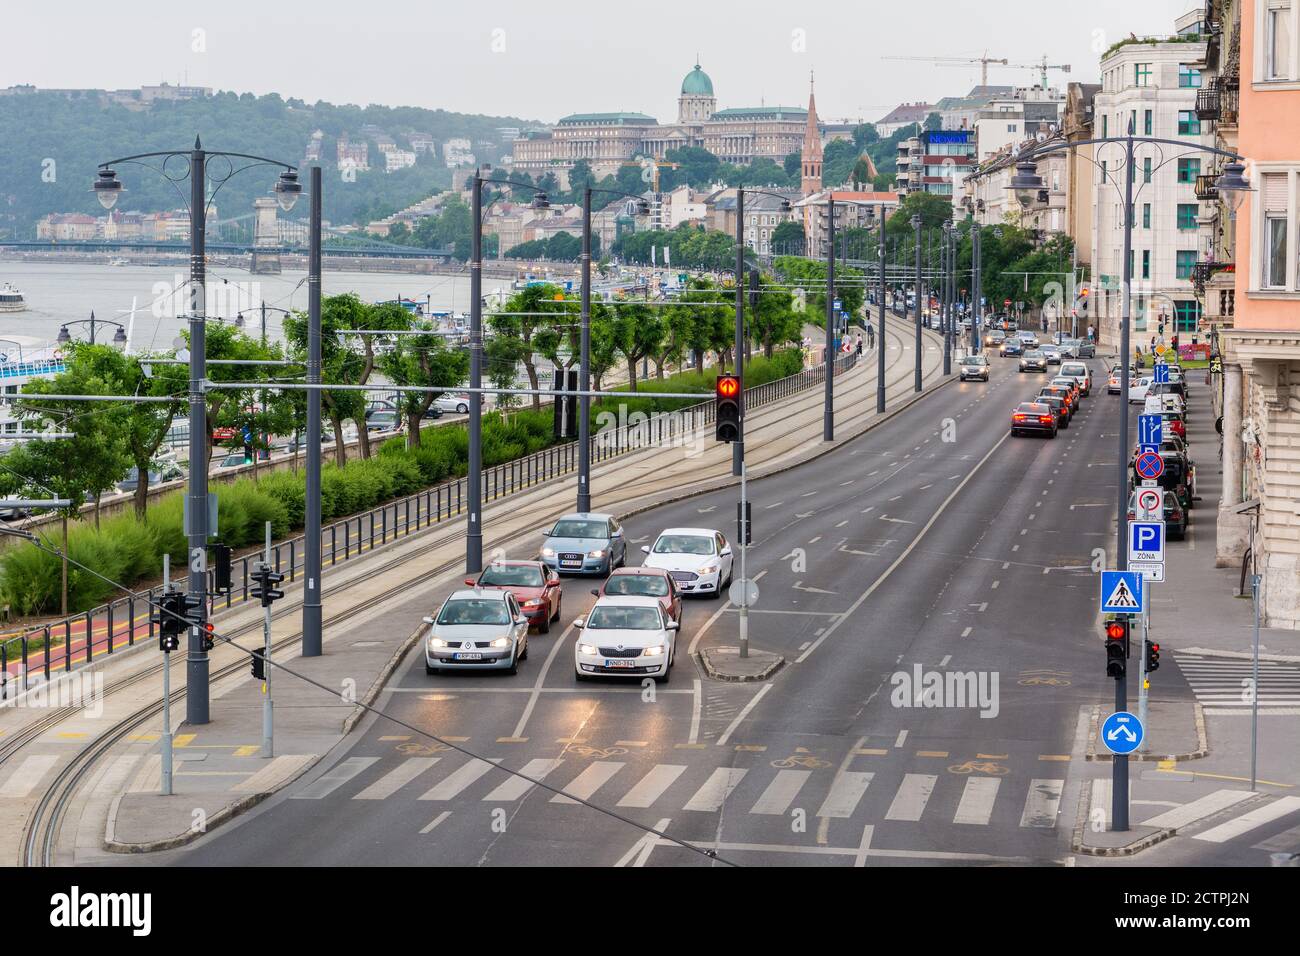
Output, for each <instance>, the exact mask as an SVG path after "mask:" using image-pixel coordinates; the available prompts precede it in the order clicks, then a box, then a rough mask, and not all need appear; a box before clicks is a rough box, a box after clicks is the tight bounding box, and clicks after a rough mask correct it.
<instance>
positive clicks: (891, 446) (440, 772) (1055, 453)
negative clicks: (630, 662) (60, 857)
mask: <svg viewBox="0 0 1300 956" xmlns="http://www.w3.org/2000/svg"><path fill="white" fill-rule="evenodd" d="M993 362H994V374H993V379H992V381H991V382H990V383H987V384H984V383H965V384H953V385H950V386H948V387H946V388H943V389H940V390H939V391H938V392H936V393H935V394H933V395H931V396H929V397H927V398H925V399H923V400H921V401H920V402H918V403H916V404H915V405H913V406H911V407H910V408H908V409H906V410H905V411H903V412H902V413H900V414H898V415H896V416H895V417H893V418H892V419H890V420H889V421H887V422H886V423H884V424H883V425H881V426H879V427H877V428H876V429H874V430H872V431H871V432H869V433H867V434H866V435H864V436H862V437H861V438H859V439H857V440H855V441H852V442H849V443H847V444H846V445H845V446H843V447H842V448H840V449H838V450H836V451H834V452H832V453H830V454H828V455H826V456H824V457H822V458H820V459H818V460H816V461H814V462H811V463H808V464H805V465H803V466H800V467H798V468H795V469H792V470H790V471H788V472H785V473H782V474H779V475H775V476H772V477H769V478H765V479H762V480H758V481H752V482H750V483H749V493H750V497H751V500H752V502H753V514H754V536H755V542H754V545H753V547H752V548H751V550H750V552H749V568H750V574H751V576H754V577H756V578H757V581H758V585H759V588H760V590H761V595H760V598H759V602H758V605H757V606H756V608H755V609H754V611H753V613H752V614H751V616H750V639H751V642H752V645H753V646H754V647H757V648H762V649H765V650H770V651H775V652H778V653H780V654H782V655H784V656H785V658H786V660H787V664H786V665H785V667H784V668H783V669H782V670H780V671H779V672H778V673H777V674H776V675H775V677H774V678H773V679H771V680H770V681H767V682H764V683H720V682H715V681H711V680H709V679H707V678H705V677H704V676H703V673H702V671H701V670H700V668H699V666H698V664H697V663H696V662H695V661H694V660H693V659H692V657H691V656H690V655H689V654H687V653H684V652H686V651H693V650H695V649H696V648H697V646H713V645H720V644H721V645H726V644H735V643H736V638H737V633H738V616H737V612H736V610H735V609H734V608H732V607H730V606H729V605H728V604H726V602H724V601H716V600H710V599H692V600H690V601H688V602H687V607H686V613H685V620H684V624H683V628H682V631H681V632H680V637H679V641H680V643H679V648H678V652H679V656H678V662H677V666H676V668H675V671H674V674H673V677H672V680H671V682H670V683H669V684H668V685H666V686H661V687H657V688H653V689H643V688H642V687H641V685H639V684H636V683H631V684H621V683H615V682H607V683H601V682H596V683H586V684H583V685H581V686H579V685H578V684H577V683H576V682H575V680H574V676H573V670H572V667H573V665H572V654H573V641H574V634H575V630H574V628H573V627H572V626H570V624H571V622H572V620H573V619H574V618H575V617H577V616H579V615H580V614H581V613H582V612H583V611H584V610H585V609H586V608H587V607H588V606H589V605H590V603H591V601H592V600H593V599H592V597H591V595H590V594H589V593H588V591H589V588H590V587H592V586H593V582H590V581H584V580H579V579H566V581H565V596H564V617H563V622H564V625H565V626H564V627H562V628H560V627H555V628H553V630H552V633H551V634H550V635H546V636H543V635H537V634H534V635H533V636H532V638H531V640H530V645H531V648H530V649H531V653H530V655H529V659H528V660H527V661H526V662H524V663H523V664H522V665H521V667H520V671H519V674H518V675H517V676H516V677H508V676H499V677H498V676H465V675H450V676H440V677H427V676H426V675H425V674H424V670H423V666H422V661H421V659H420V655H419V654H418V653H412V654H411V655H410V657H409V658H408V660H407V661H405V662H404V664H403V666H402V668H401V669H400V670H399V671H398V674H397V676H396V677H395V679H394V681H393V683H392V686H391V687H390V689H389V690H388V692H386V693H385V695H384V696H383V697H382V698H381V699H380V705H381V706H382V708H383V709H384V710H385V711H386V712H387V713H390V714H392V715H394V716H397V717H400V718H401V719H402V720H404V721H407V722H410V723H412V724H414V725H416V726H418V727H420V728H424V729H427V730H428V731H430V732H433V733H435V734H438V735H439V736H442V737H444V738H445V739H446V740H447V741H448V743H450V744H455V746H457V747H464V748H466V749H468V750H469V751H471V752H472V753H473V754H475V755H477V756H479V757H482V758H485V759H486V760H487V761H489V762H488V763H484V762H480V761H475V760H472V759H471V758H469V757H467V756H465V755H463V754H461V753H458V752H457V751H455V750H453V749H451V748H450V747H448V746H447V745H444V744H437V743H433V742H432V741H430V740H428V739H424V738H420V737H418V736H414V735H411V734H410V732H409V731H407V730H404V729H401V728H400V727H396V726H395V725H394V724H393V723H391V722H390V721H388V720H385V719H383V718H373V719H367V720H366V721H364V722H363V723H362V724H361V726H360V728H359V729H358V731H356V732H354V734H353V735H352V736H351V737H350V738H349V740H348V741H346V742H345V743H344V744H343V745H341V746H340V748H338V749H337V750H336V752H335V753H333V754H331V755H330V756H329V757H328V758H327V759H326V760H325V761H323V762H322V763H321V765H320V766H319V767H318V768H317V769H315V770H313V771H312V772H311V773H309V774H308V775H306V776H305V777H304V778H303V779H301V780H299V781H297V782H296V783H295V784H294V785H292V786H291V787H289V788H287V789H286V790H285V791H283V792H282V793H280V794H279V795H277V796H276V797H273V798H272V799H270V800H268V801H267V802H266V803H265V804H264V805H262V806H261V807H260V808H258V809H257V810H255V811H253V812H251V813H249V814H248V815H246V816H245V817H243V818H241V819H240V820H237V821H235V822H234V823H232V824H230V825H228V826H226V827H223V828H222V829H220V830H218V831H216V832H215V833H213V834H212V835H211V836H209V837H207V838H205V839H203V840H201V841H199V842H197V843H196V844H194V845H192V846H191V847H189V848H187V849H184V850H178V851H174V852H173V853H170V854H167V855H165V856H164V859H165V860H167V861H171V862H177V863H181V864H187V865H257V864H272V863H274V864H309V865H316V866H330V865H358V864H362V865H366V864H389V863H392V864H415V865H419V864H424V865H430V864H433V865H475V864H493V865H503V864H504V865H557V864H559V865H563V864H587V865H613V864H618V863H623V864H633V865H717V861H715V860H714V859H712V858H711V857H710V856H708V855H706V853H705V852H699V851H697V850H696V849H691V848H687V847H682V846H679V845H676V844H671V843H666V842H664V841H661V840H657V839H656V838H654V837H653V836H649V837H647V836H646V834H645V832H644V831H643V830H641V829H639V828H638V827H637V826H635V825H633V824H641V825H644V826H653V827H657V828H659V829H661V830H663V831H664V832H665V833H667V834H668V835H669V836H671V837H673V838H675V839H677V840H681V841H685V842H687V843H690V844H692V845H693V846H695V847H697V848H700V849H702V850H705V851H708V850H712V851H713V852H716V854H717V856H718V857H719V858H722V859H725V860H727V861H732V862H736V863H740V864H742V865H762V864H779V865H804V864H808V865H827V864H829V865H851V864H854V863H857V864H859V865H862V864H864V863H865V864H866V865H873V864H880V863H887V864H908V863H919V864H925V863H1011V864H1015V863H1036V864H1043V863H1053V862H1061V861H1064V860H1065V858H1066V857H1067V856H1068V837H1069V831H1070V828H1071V826H1072V825H1073V821H1074V808H1075V805H1076V803H1075V801H1076V797H1077V791H1076V790H1072V787H1075V788H1077V786H1078V781H1076V780H1071V779H1070V777H1069V770H1070V766H1071V765H1070V763H1069V756H1070V754H1071V753H1072V751H1074V750H1075V748H1076V745H1077V740H1076V736H1077V733H1078V713H1079V709H1080V706H1081V705H1082V704H1090V703H1092V702H1094V701H1095V700H1097V698H1098V696H1099V695H1102V694H1105V693H1107V692H1109V690H1110V686H1109V683H1108V682H1107V681H1106V679H1105V677H1104V675H1103V673H1102V657H1101V650H1100V647H1099V646H1098V633H1097V629H1096V627H1095V626H1094V623H1095V620H1096V611H1095V608H1096V578H1095V576H1093V575H1092V574H1091V571H1090V567H1089V565H1090V563H1091V561H1092V552H1093V549H1096V548H1104V547H1106V546H1107V544H1109V543H1110V541H1111V538H1110V535H1111V534H1112V533H1113V532H1112V528H1113V511H1114V500H1115V487H1114V481H1115V465H1114V462H1115V455H1116V449H1115V444H1116V442H1115V438H1114V424H1113V423H1114V417H1113V416H1114V412H1115V411H1116V409H1117V407H1118V401H1119V400H1118V398H1116V397H1108V396H1106V395H1105V394H1104V388H1103V389H1101V390H1100V391H1099V390H1096V389H1094V391H1093V394H1092V396H1091V397H1089V398H1087V399H1085V400H1084V403H1083V410H1082V414H1081V415H1080V416H1079V417H1078V418H1077V419H1076V421H1075V422H1074V423H1073V425H1072V427H1071V428H1069V429H1068V430H1065V431H1062V432H1061V433H1060V436H1059V437H1058V438H1057V439H1055V440H1046V439H1042V438H1011V437H1009V436H1008V434H1007V426H1008V420H1009V414H1010V410H1011V408H1012V407H1013V406H1014V405H1015V404H1017V403H1018V402H1019V401H1021V400H1024V399H1025V398H1028V397H1030V396H1031V395H1032V394H1034V393H1036V391H1037V389H1038V386H1039V383H1040V382H1041V381H1042V380H1043V377H1042V376H1039V375H1023V376H1022V375H1019V374H1018V373H1016V371H1015V367H1014V364H1013V362H1012V361H1004V360H1000V359H996V358H995V359H994V360H993ZM1092 365H1093V367H1094V375H1096V374H1097V373H1098V372H1100V371H1102V363H1101V362H1100V361H1097V362H1093V363H1092ZM1108 429H1109V431H1108ZM735 495H736V492H735V490H734V489H729V490H726V491H723V492H718V493H714V494H709V495H704V496H701V497H696V498H692V499H689V500H686V501H681V502H677V503H673V504H669V505H664V506H662V507H658V508H655V509H653V510H650V511H647V512H645V513H643V514H640V515H637V516H634V517H632V518H629V519H628V520H627V521H626V523H625V526H626V528H627V529H628V533H629V535H630V538H631V540H632V542H633V544H634V545H639V544H641V543H645V542H648V541H649V540H651V539H652V537H653V535H654V534H656V533H657V532H658V531H659V530H660V529H661V528H664V527H669V526H674V525H695V526H698V525H704V526H712V527H717V528H718V529H720V530H722V531H723V532H724V534H727V535H728V537H730V536H731V534H732V531H733V526H734V520H733V519H734V514H735ZM519 556H523V555H519ZM918 669H919V674H920V677H921V684H920V686H913V685H912V684H910V683H909V681H912V679H913V678H915V677H916V676H917V674H918ZM934 675H937V679H938V682H939V685H940V689H939V690H938V691H935V692H934V693H929V692H927V691H926V689H925V688H926V686H928V684H927V680H934V679H935V677H934ZM966 690H969V691H970V693H969V694H967V693H963V691H966ZM493 763H499V765H500V766H499V767H497V766H493ZM501 768H509V769H511V770H516V771H522V772H525V773H528V774H530V775H532V776H534V777H542V778H544V780H545V783H546V784H548V785H550V786H553V787H556V788H560V789H564V790H566V791H567V792H569V793H573V794H575V795H578V796H582V797H584V798H588V799H590V801H591V802H592V803H594V804H596V805H598V806H599V807H602V808H605V809H606V810H609V811H612V813H614V814H617V815H618V816H619V817H624V818H626V821H625V820H623V819H619V818H617V817H615V816H612V815H608V814H606V813H602V812H600V811H599V810H597V809H594V808H591V807H587V806H582V805H578V804H575V803H572V802H568V803H566V802H563V798H556V797H555V796H554V794H553V793H552V792H550V791H548V790H545V789H543V788H540V787H533V786H531V785H530V784H528V783H527V782H526V781H522V780H520V779H519V778H517V777H512V776H510V775H509V774H507V773H505V772H504V771H503V770H502V769H501ZM627 821H631V822H627ZM154 862H155V864H156V863H157V862H161V861H158V860H157V859H156V858H155V860H154Z"/></svg>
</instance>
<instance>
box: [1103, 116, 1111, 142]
mask: <svg viewBox="0 0 1300 956" xmlns="http://www.w3.org/2000/svg"><path fill="white" fill-rule="evenodd" d="M1108 119H1110V117H1109V116H1106V115H1103V116H1102V118H1101V138H1102V139H1105V138H1106V136H1107V135H1108V134H1107V132H1106V128H1107V126H1108V125H1109V124H1108V123H1107V122H1106V121H1107V120H1108Z"/></svg>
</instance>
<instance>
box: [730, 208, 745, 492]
mask: <svg viewBox="0 0 1300 956" xmlns="http://www.w3.org/2000/svg"><path fill="white" fill-rule="evenodd" d="M744 223H745V190H743V189H737V190H736V337H735V343H734V345H733V346H732V348H733V351H734V352H735V355H734V356H733V364H734V365H735V369H736V377H737V378H739V379H740V394H739V395H738V396H737V399H738V400H739V402H740V420H741V422H744V420H745V358H744V354H745V231H744V230H745V226H744ZM744 469H745V431H744V429H743V428H742V429H741V432H740V440H739V441H734V442H732V443H731V473H732V474H733V475H743V474H744Z"/></svg>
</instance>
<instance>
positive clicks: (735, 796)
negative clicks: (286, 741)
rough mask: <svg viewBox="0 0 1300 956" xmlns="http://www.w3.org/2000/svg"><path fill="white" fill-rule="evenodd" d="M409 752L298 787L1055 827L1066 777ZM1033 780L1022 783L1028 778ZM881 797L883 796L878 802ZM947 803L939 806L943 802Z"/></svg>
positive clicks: (358, 761)
mask: <svg viewBox="0 0 1300 956" xmlns="http://www.w3.org/2000/svg"><path fill="white" fill-rule="evenodd" d="M462 759H463V758H461V757H460V755H454V756H445V757H437V756H433V757H428V756H423V757H405V758H402V759H400V760H399V761H397V763H396V764H392V763H391V762H390V763H387V764H384V765H382V766H378V767H377V766H376V764H378V763H379V761H380V758H379V757H373V756H353V757H348V758H346V759H344V760H342V761H340V762H339V763H338V764H336V765H335V766H334V767H332V768H330V769H329V770H328V771H326V772H325V773H324V774H322V775H321V776H319V777H317V778H315V779H314V780H312V781H310V782H309V783H307V784H306V786H304V787H302V788H301V789H299V790H298V791H297V792H296V793H294V794H292V795H291V799H294V800H322V799H325V798H327V797H331V796H338V797H342V798H346V799H350V800H368V801H372V800H387V799H392V798H399V799H404V798H410V797H414V798H415V799H416V800H420V801H429V802H433V803H440V804H447V803H449V802H451V801H454V800H462V801H464V800H469V801H478V802H481V803H498V804H500V803H516V802H518V801H520V800H522V799H523V798H524V797H526V796H527V795H528V794H529V793H531V792H532V791H533V790H534V789H536V784H535V783H534V782H533V781H545V782H546V784H547V785H548V786H553V787H556V788H557V789H559V790H561V791H562V792H561V793H557V794H551V795H550V796H549V797H548V799H547V801H546V802H547V803H549V804H551V805H555V806H566V805H567V806H577V805H578V801H580V800H590V801H595V802H599V803H602V804H603V805H605V806H611V807H614V808H617V809H620V810H637V809H640V810H651V809H653V810H655V811H656V812H659V811H665V812H668V811H671V812H677V811H678V810H680V811H682V812H685V813H687V814H693V813H715V812H718V811H720V810H721V809H722V808H723V806H724V804H725V805H726V806H727V807H728V808H729V812H732V813H735V812H746V813H749V814H753V815H755V816H757V817H779V816H783V815H785V814H788V813H790V812H791V810H792V809H794V808H797V807H801V806H802V807H806V808H809V809H811V808H812V807H817V810H816V814H815V815H816V816H817V817H826V818H829V819H842V820H847V819H850V818H852V817H854V816H855V815H864V816H865V815H870V813H871V812H872V810H873V808H874V810H875V811H876V813H877V815H879V816H881V817H882V818H883V820H884V821H893V822H898V823H926V824H931V823H943V822H951V823H953V824H957V825H961V826H963V827H978V826H989V825H990V824H991V823H993V821H994V816H995V809H997V808H998V807H999V806H1000V805H1007V804H1010V805H1009V806H1007V809H1006V810H1005V811H1004V819H1005V820H1007V821H1010V820H1015V819H1018V820H1019V826H1021V827H1024V828H1028V829H1038V830H1054V829H1055V828H1056V826H1057V820H1058V816H1059V813H1060V805H1061V797H1062V792H1063V790H1064V787H1065V781H1064V780H1063V779H1049V778H1042V779H1039V778H1035V779H1032V780H1028V781H1023V780H1022V781H1020V783H1019V784H1017V785H1016V786H1008V785H1006V784H1007V783H1008V781H1007V780H1006V779H1003V778H999V777H992V776H979V775H959V774H933V773H912V772H908V773H903V772H899V773H896V774H888V773H885V772H881V771H858V770H842V771H839V772H833V771H830V770H808V769H790V768H787V769H777V768H773V767H768V766H760V767H754V768H747V767H707V766H702V767H692V766H687V765H685V764H671V763H656V764H653V765H649V764H638V763H635V762H629V761H622V760H594V761H591V762H587V763H582V762H580V761H578V760H567V759H565V758H564V757H556V758H535V759H531V760H526V761H524V762H523V763H522V764H520V765H519V766H517V767H514V766H512V767H510V769H514V770H517V771H518V772H519V773H520V774H523V775H526V776H527V777H529V778H532V779H525V777H524V776H509V777H506V778H505V779H501V777H502V775H501V774H492V775H491V776H490V777H489V776H488V773H489V771H491V770H493V769H494V768H495V767H496V766H497V765H498V764H503V763H504V761H503V759H502V758H486V759H482V758H470V759H468V760H465V761H464V762H460V761H461V760H462ZM1022 786H1023V788H1024V789H1020V787H1022ZM873 801H874V802H873ZM940 804H942V805H943V809H939V805H940Z"/></svg>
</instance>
